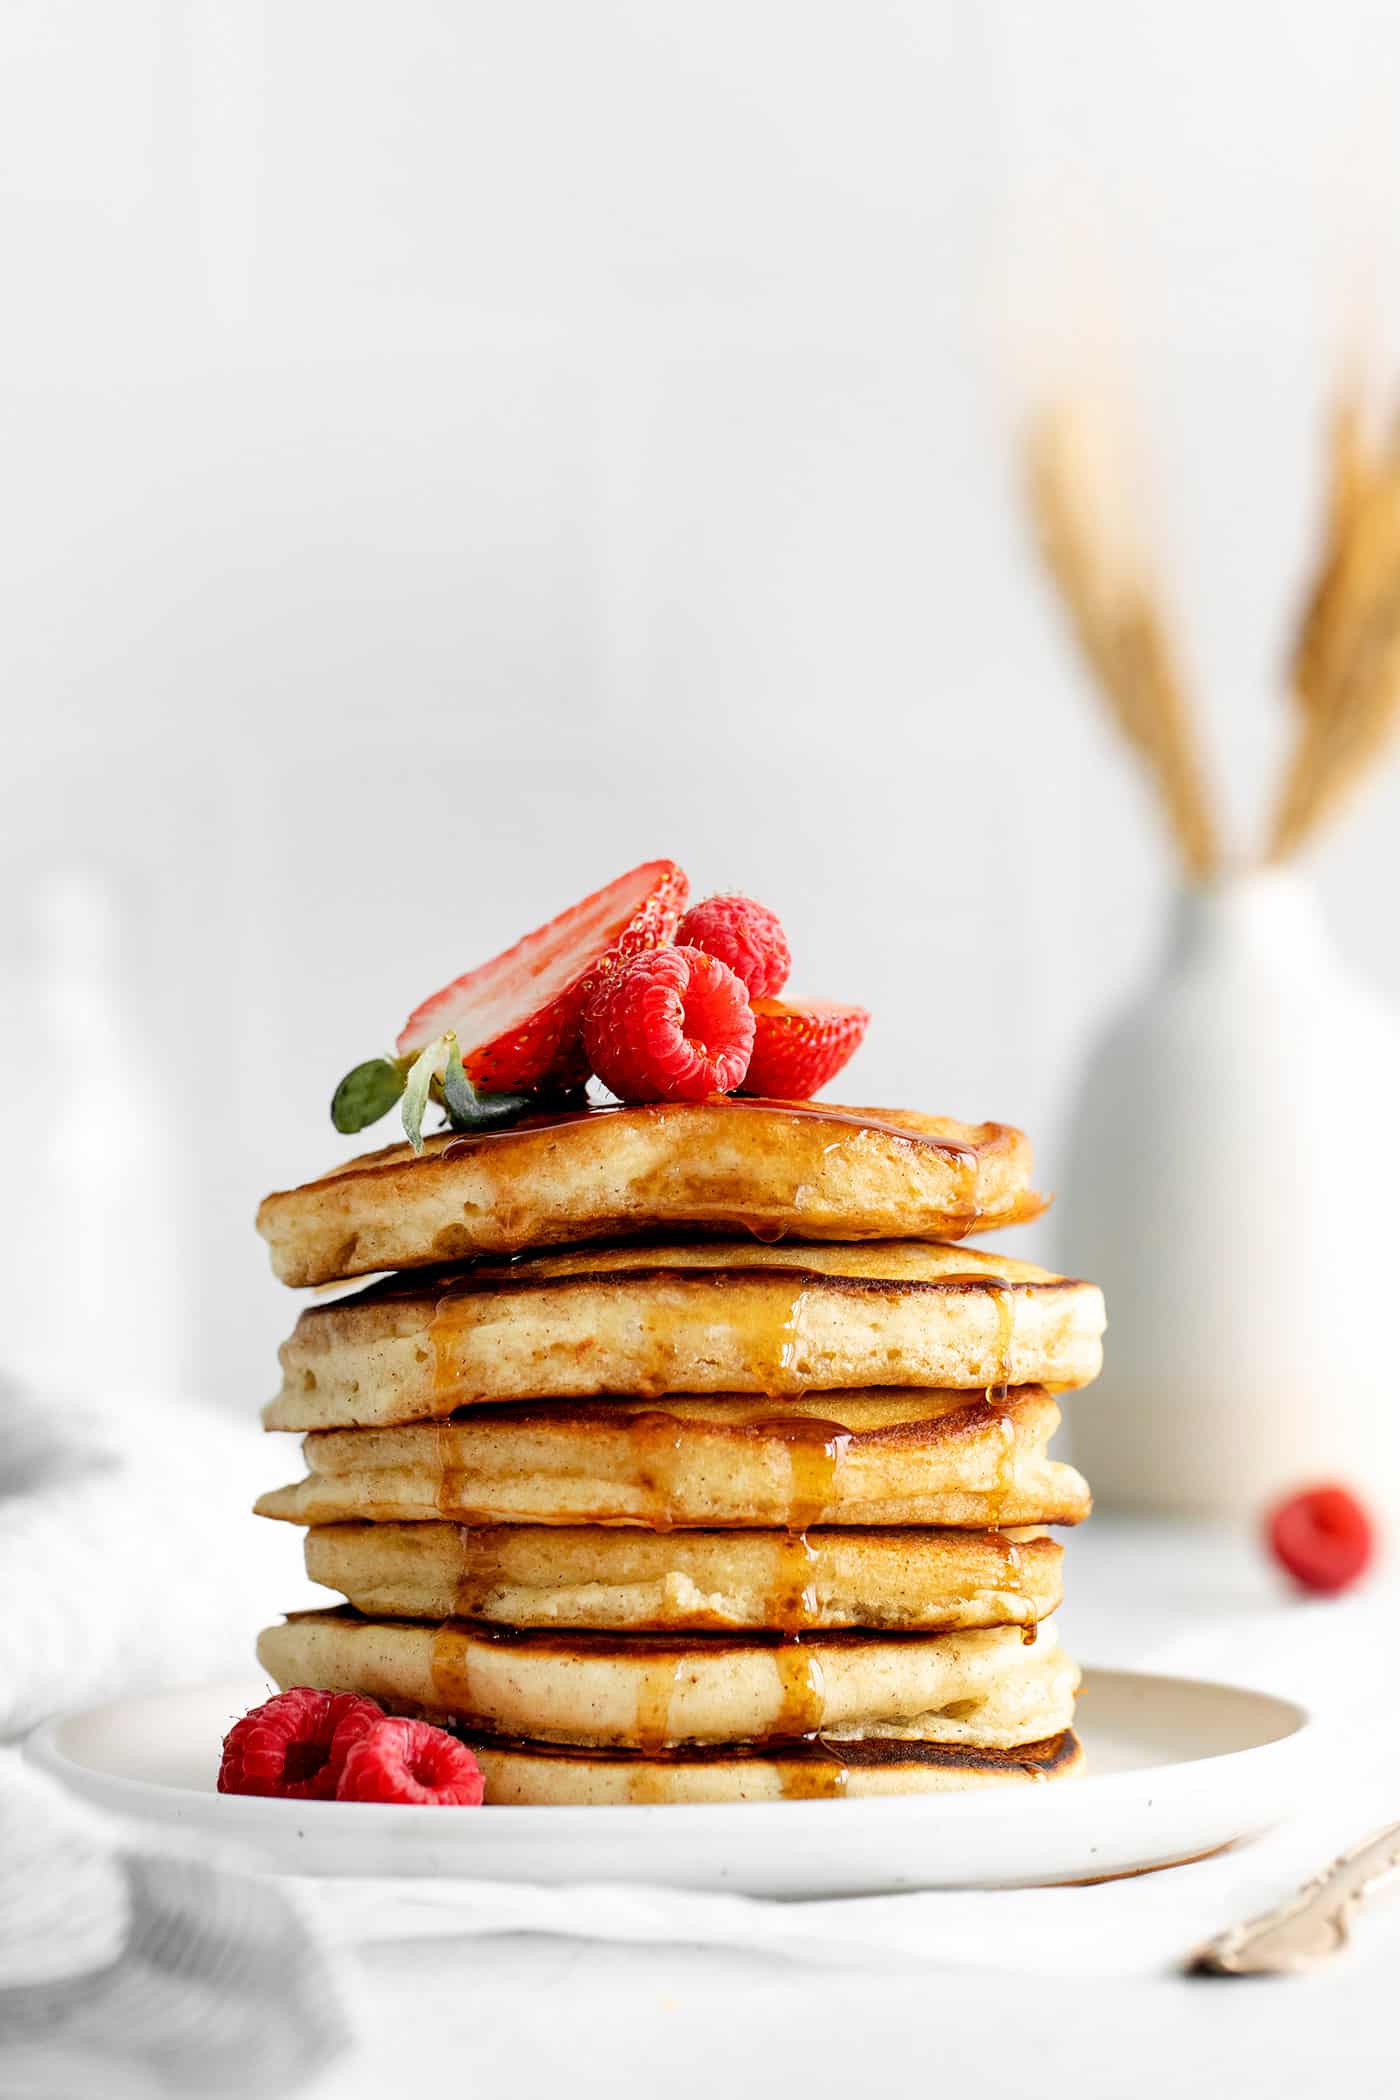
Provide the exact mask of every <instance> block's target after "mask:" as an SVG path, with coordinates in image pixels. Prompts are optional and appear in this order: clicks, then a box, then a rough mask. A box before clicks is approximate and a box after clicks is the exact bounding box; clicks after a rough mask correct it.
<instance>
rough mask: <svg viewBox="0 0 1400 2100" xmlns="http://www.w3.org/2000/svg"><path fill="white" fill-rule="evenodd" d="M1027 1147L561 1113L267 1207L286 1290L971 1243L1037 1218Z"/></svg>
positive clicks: (828, 1107)
mask: <svg viewBox="0 0 1400 2100" xmlns="http://www.w3.org/2000/svg"><path fill="white" fill-rule="evenodd" d="M1030 1171H1031V1154H1030V1146H1029V1144H1028V1143H1027V1141H1026V1139H1025V1137H1024V1136H1023V1135H1022V1133H1021V1132H1020V1131H1019V1130H1013V1129H1011V1128H1010V1127H1009V1126H1007V1125H1006V1124H1003V1123H975V1124H970V1123H958V1122H955V1121H953V1120H951V1119H950V1118H948V1117H945V1116H925V1115H919V1114H917V1113H916V1112H914V1111H913V1110H910V1109H894V1108H841V1107H837V1106H835V1105H833V1104H829V1103H826V1102H810V1101H807V1102H783V1101H764V1100H730V1099H723V1100H714V1101H694V1102H690V1101H676V1102H661V1103H656V1104H653V1105H650V1106H646V1107H631V1108H613V1109H609V1108H602V1109H599V1108H593V1109H581V1110H564V1111H561V1112H559V1113H557V1114H554V1115H540V1116H532V1117H529V1118H527V1119H525V1120H524V1121H522V1122H520V1123H517V1124H514V1125H513V1126H512V1127H511V1128H510V1129H508V1130H503V1131H496V1132H492V1133H489V1134H486V1135H482V1136H473V1137H454V1136H453V1135H452V1134H451V1133H442V1134H440V1135H438V1136H436V1137H433V1138H430V1139H429V1140H428V1142H427V1144H426V1145H425V1146H424V1149H423V1151H422V1153H421V1154H420V1155H418V1156H416V1157H415V1155H414V1154H413V1152H412V1151H411V1150H410V1149H409V1147H408V1146H407V1145H388V1146H385V1147H384V1148H383V1150H381V1151H378V1152H371V1153H366V1154H364V1155H363V1156H362V1157H360V1158H358V1159H352V1160H349V1161H347V1162H346V1163H345V1164H344V1165H343V1166H339V1167H335V1168H333V1169H332V1170H331V1171H330V1172H329V1173H328V1174H324V1175H322V1176H321V1178H320V1179H319V1180H317V1181H312V1182H308V1183H306V1184H305V1186H304V1187H302V1188H296V1189H286V1190H281V1191H279V1192H278V1193H276V1194H274V1195H271V1196H268V1197H267V1198H266V1199H265V1200H264V1202H263V1204H262V1206H261V1208H260V1210H259V1212H258V1230H259V1232H260V1233H261V1234H262V1236H263V1238H264V1239H265V1240H266V1241H267V1242H268V1244H269V1247H270V1248H271V1252H272V1266H273V1268H274V1270H275V1271H276V1273H277V1275H278V1276H279V1277H280V1278H281V1280H282V1281H283V1282H284V1283H290V1284H320V1283H329V1282H332V1281H334V1280H335V1279H337V1278H344V1277H352V1276H368V1275H372V1274H373V1273H374V1272H375V1271H377V1270H380V1269H408V1268H419V1267H423V1266H425V1265H432V1264H436V1263H440V1262H445V1261H457V1260H461V1259H462V1258H463V1257H467V1256H473V1255H478V1254H510V1253H514V1252H516V1251H517V1250H518V1249H520V1248H523V1247H547V1246H557V1245H562V1244H563V1243H564V1242H566V1241H572V1240H593V1239H606V1238H611V1237H616V1236H617V1235H618V1234H621V1233H628V1232H634V1231H646V1230H648V1229H655V1228H657V1227H660V1226H664V1227H675V1226H677V1225H694V1226H701V1227H705V1228H709V1229H719V1230H722V1231H726V1232H733V1231H735V1230H736V1229H751V1230H754V1231H757V1232H759V1233H762V1234H763V1235H765V1236H768V1235H782V1234H790V1235H792V1236H794V1237H796V1238H800V1239H818V1240H821V1239H834V1240H841V1239H853V1240H858V1239H893V1238H895V1237H901V1238H905V1239H912V1238H923V1239H962V1238H964V1237H966V1235H967V1234H968V1233H972V1232H977V1231H986V1230H990V1229H991V1228H993V1227H995V1226H1001V1225H1017V1224H1021V1223H1023V1222H1025V1220H1027V1219H1028V1218H1033V1217H1036V1216H1038V1215H1039V1213H1040V1212H1041V1210H1043V1208H1044V1203H1043V1200H1042V1198H1041V1197H1039V1196H1037V1195H1035V1194H1034V1193H1033V1192H1032V1191H1031V1188H1030Z"/></svg>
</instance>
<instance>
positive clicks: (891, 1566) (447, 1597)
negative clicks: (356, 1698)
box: [306, 1523, 1064, 1633]
mask: <svg viewBox="0 0 1400 2100" xmlns="http://www.w3.org/2000/svg"><path fill="white" fill-rule="evenodd" d="M1063 1557H1064V1549H1063V1548H1062V1547H1061V1546H1059V1545H1058V1544H1057V1543H1056V1542H1055V1541H1054V1540H1053V1539H1051V1538H1048V1537H1046V1536H1045V1535H1044V1534H1043V1533H1035V1534H1030V1535H1027V1534H1019V1535H1017V1536H1015V1537H1010V1536H1008V1535H1007V1534H1005V1533H1004V1532H1000V1531H934V1530H923V1529H920V1530H911V1529H896V1528H894V1527H891V1528H890V1529H888V1530H878V1531H877V1530H868V1529H866V1530H862V1529H856V1528H843V1529H841V1530H833V1531H801V1532H796V1533H789V1532H784V1531H775V1530H766V1531H643V1530H640V1529H637V1528H636V1527H624V1526H612V1527H607V1526H603V1525H591V1524H590V1525H577V1526H573V1525H544V1524H496V1525H468V1524H433V1523H427V1524H362V1523H350V1524H327V1525H318V1526H315V1527H313V1528H312V1529H311V1530H309V1531H308V1532H307V1534H306V1572H307V1574H308V1575H309V1576H310V1578H311V1580H312V1581H313V1582H319V1583H322V1584H324V1585H325V1587H326V1588H327V1589H332V1590H338V1591H339V1592H340V1593H341V1595H342V1596H344V1597H345V1598H346V1599H347V1600H348V1602H349V1603H350V1604H352V1605H353V1606H354V1607H355V1609H356V1611H359V1612H362V1613H364V1615H365V1616H366V1617H368V1618H405V1619H479V1620H485V1621H487V1622H488V1623H490V1624H493V1625H503V1626H521V1627H543V1628H549V1627H554V1628H576V1627H577V1628H586V1629H592V1630H600V1631H604V1632H609V1631H611V1632H627V1631H632V1632H662V1631H666V1630H682V1631H691V1632H704V1631H721V1630H735V1631H746V1630H747V1631H757V1630H759V1629H762V1628H773V1629H776V1630H777V1631H779V1632H783V1633H803V1632H814V1631H818V1630H821V1629H828V1630H831V1629H837V1628H841V1627H847V1626H851V1627H860V1626H866V1627H883V1628H889V1629H895V1630H904V1631H906V1632H918V1633H946V1632H952V1631H954V1630H956V1629H959V1628H963V1629H967V1628H972V1627H978V1626H1006V1625H1017V1626H1022V1627H1025V1626H1030V1625H1034V1624H1035V1623H1036V1622H1037V1621H1038V1620H1040V1619H1044V1618H1047V1617H1048V1616H1049V1614H1050V1613H1051V1612H1052V1611H1054V1610H1055V1609H1056V1608H1057V1606H1058V1604H1059V1602H1060V1595H1061V1581H1060V1574H1061V1563H1062V1560H1063Z"/></svg>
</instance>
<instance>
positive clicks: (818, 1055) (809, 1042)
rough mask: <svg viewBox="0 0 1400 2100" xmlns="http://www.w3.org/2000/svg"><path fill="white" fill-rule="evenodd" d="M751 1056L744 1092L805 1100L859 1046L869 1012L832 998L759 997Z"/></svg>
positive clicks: (825, 1081)
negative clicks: (839, 1003) (838, 1002)
mask: <svg viewBox="0 0 1400 2100" xmlns="http://www.w3.org/2000/svg"><path fill="white" fill-rule="evenodd" d="M753 1017H754V1039H753V1056H752V1057H751V1058H750V1059H749V1069H748V1071H747V1073H746V1074H745V1076H744V1083H743V1085H742V1086H741V1087H740V1089H739V1092H740V1093H741V1094H766V1095H768V1096H769V1097H770V1098H771V1099H773V1100H775V1101H805V1100H807V1099H808V1097H809V1096H810V1095H812V1094H815V1093H816V1091H817V1088H818V1087H822V1086H825V1085H826V1083H827V1081H828V1079H834V1078H835V1077H836V1074H837V1073H838V1072H839V1071H840V1069H841V1067H842V1065H844V1064H845V1063H846V1062H847V1061H848V1060H849V1059H850V1058H851V1057H853V1056H854V1054H855V1052H856V1051H857V1050H858V1049H859V1048H860V1042H861V1038H862V1036H863V1035H864V1034H865V1031H866V1028H867V1027H868V1026H869V1022H870V1016H869V1014H868V1013H867V1012H866V1010H865V1008H864V1007H863V1006H838V1005H837V1004H836V1003H835V1001H834V1000H831V999H755V1000H754V1002H753Z"/></svg>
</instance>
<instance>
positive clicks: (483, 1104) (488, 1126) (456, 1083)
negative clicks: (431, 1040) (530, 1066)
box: [442, 1035, 536, 1130]
mask: <svg viewBox="0 0 1400 2100" xmlns="http://www.w3.org/2000/svg"><path fill="white" fill-rule="evenodd" d="M442 1104H443V1107H444V1108H445V1109H446V1110H447V1120H448V1122H449V1123H450V1124H451V1125H452V1128H453V1129H454V1130H493V1129H495V1128H497V1127H498V1126H499V1125H500V1124H502V1123H513V1122H514V1121H515V1118H516V1117H517V1116H523V1115H524V1113H525V1111H526V1110H527V1109H529V1108H533V1107H535V1106H536V1102H535V1099H534V1096H533V1095H531V1094H479V1093H478V1092H477V1090H476V1088H475V1087H474V1086H473V1085H472V1083H471V1080H470V1079H469V1078H468V1077H467V1074H466V1072H465V1071H464V1069H463V1066H462V1053H461V1051H460V1050H459V1049H458V1047H457V1038H456V1036H455V1035H449V1036H448V1038H447V1064H446V1067H445V1069H444V1071H443V1075H442Z"/></svg>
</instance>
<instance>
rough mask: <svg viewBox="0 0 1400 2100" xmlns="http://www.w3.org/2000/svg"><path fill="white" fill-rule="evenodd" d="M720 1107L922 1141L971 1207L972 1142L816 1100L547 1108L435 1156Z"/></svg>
mask: <svg viewBox="0 0 1400 2100" xmlns="http://www.w3.org/2000/svg"><path fill="white" fill-rule="evenodd" d="M702 1108H710V1109H714V1108H723V1109H725V1110H726V1111H728V1112H731V1113H735V1114H739V1115H742V1114H744V1113H745V1112H747V1113H749V1114H755V1113H757V1114H761V1115H767V1116H782V1117H784V1118H785V1119H786V1120H788V1121H791V1122H796V1121H801V1122H812V1123H825V1124H830V1125H832V1126H834V1127H835V1128H837V1129H839V1130H874V1131H878V1132H879V1133H880V1134H881V1136H883V1137H892V1138H898V1139H899V1140H900V1141H901V1143H903V1144H906V1145H921V1146H922V1147H923V1148H924V1149H925V1150H926V1151H930V1152H940V1153H942V1154H943V1156H944V1158H945V1159H947V1160H948V1161H949V1162H950V1164H952V1166H953V1169H954V1173H955V1176H956V1188H957V1196H958V1202H959V1205H960V1207H961V1209H962V1211H963V1213H964V1215H966V1214H968V1213H969V1212H970V1211H973V1210H975V1208H976V1205H975V1196H976V1190H977V1179H978V1168H979V1154H978V1151H977V1148H976V1146H974V1145H960V1144H959V1143H958V1142H957V1140H956V1139H955V1138H944V1137H935V1136H934V1135H933V1133H932V1132H931V1131H923V1130H911V1129H909V1128H907V1126H906V1125H905V1124H903V1123H894V1122H890V1121H889V1120H888V1119H887V1118H885V1117H882V1116H863V1115H857V1114H856V1113H855V1111H854V1110H852V1109H845V1108H828V1107H827V1106H826V1105H825V1104H824V1103H823V1102H819V1101H765V1100H761V1099H757V1098H754V1099H746V1098H745V1097H744V1096H742V1095H738V1094H717V1095H715V1096H714V1098H713V1099H712V1100H710V1101H703V1102H701V1101H697V1102H685V1103H680V1102H661V1103H655V1104H649V1105H647V1106H639V1105H636V1104H632V1103H627V1102H620V1101H618V1102H590V1103H588V1104H587V1106H585V1107H583V1108H561V1109H550V1110H546V1111H545V1112H544V1113H542V1114H540V1115H535V1116H522V1117H521V1118H520V1120H519V1121H518V1122H515V1123H511V1124H508V1125H507V1126H506V1128H505V1129H503V1130H483V1131H477V1132H474V1133H473V1134H472V1135H470V1136H463V1137H455V1138H453V1139H452V1141H451V1143H450V1144H447V1145H444V1146H443V1147H442V1150H441V1151H440V1152H439V1153H437V1155H436V1157H437V1158H439V1159H454V1158H456V1157H458V1156H459V1155H460V1154H462V1153H465V1152H472V1151H474V1150H475V1149H476V1147H477V1146H479V1145H505V1144H509V1143H510V1141H511V1139H512V1138H522V1137H531V1136H533V1135H534V1134H535V1133H536V1132H537V1131H544V1130H562V1129H565V1128H566V1127H567V1126H568V1125H570V1124H574V1123H591V1122H597V1121H598V1120H599V1119H600V1118H601V1117H604V1116H631V1117H633V1118H634V1120H640V1119H641V1118H643V1117H646V1118H647V1119H648V1120H651V1121H657V1120H659V1119H661V1118H664V1117H667V1116H675V1115H682V1116H684V1115H693V1114H694V1113H695V1111H696V1110H697V1109H702Z"/></svg>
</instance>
